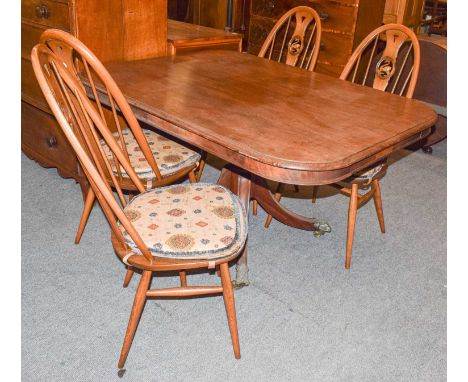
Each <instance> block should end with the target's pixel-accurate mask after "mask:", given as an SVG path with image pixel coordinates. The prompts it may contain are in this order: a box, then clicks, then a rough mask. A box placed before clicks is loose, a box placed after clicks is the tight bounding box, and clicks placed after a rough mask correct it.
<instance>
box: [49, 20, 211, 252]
mask: <svg viewBox="0 0 468 382" xmlns="http://www.w3.org/2000/svg"><path fill="white" fill-rule="evenodd" d="M40 42H41V43H43V44H45V45H46V46H47V47H48V48H49V49H50V50H51V51H52V52H54V53H55V55H56V56H57V57H59V58H60V59H61V60H62V62H63V63H64V64H65V65H66V66H65V67H64V68H65V69H67V70H69V72H70V73H71V74H72V75H73V76H74V77H75V78H76V79H77V80H78V81H79V82H80V83H81V85H82V87H83V89H85V85H84V82H83V81H86V82H87V84H88V86H89V87H90V89H91V91H90V94H89V97H90V99H92V100H93V102H94V103H95V105H96V108H97V110H98V112H99V116H100V118H101V120H102V122H103V123H104V125H105V126H106V127H107V129H108V131H111V132H112V133H113V134H114V137H115V139H116V141H117V142H118V144H119V145H120V147H122V149H123V152H124V154H125V156H126V157H127V159H128V160H129V161H130V163H132V166H133V168H134V169H135V170H136V172H137V174H138V176H139V178H140V179H141V180H142V181H143V182H144V183H145V185H146V188H147V189H150V188H154V187H161V186H165V185H168V184H173V183H175V182H177V181H179V180H181V179H182V178H184V177H186V176H188V177H189V179H190V181H191V182H197V181H199V179H200V176H201V172H202V170H203V166H204V159H202V158H201V156H200V154H199V153H198V152H195V151H193V150H191V149H189V148H187V147H185V146H184V145H181V144H179V143H177V142H175V141H172V140H169V139H168V138H166V137H164V136H163V135H160V134H157V133H156V132H154V131H152V130H149V129H142V128H141V126H140V124H139V122H138V121H137V119H136V118H135V115H134V114H133V111H132V110H131V108H130V106H129V104H128V102H127V100H126V98H125V97H124V95H123V94H122V92H121V91H120V89H119V87H118V86H117V84H116V83H115V81H114V80H113V78H112V77H111V75H110V74H109V72H108V71H107V69H106V68H105V67H104V65H103V64H102V63H101V62H100V61H99V59H98V58H97V57H96V56H95V55H94V54H93V53H92V52H91V51H90V50H89V49H88V48H87V47H86V46H85V45H84V44H83V43H82V42H81V41H80V40H78V39H77V38H76V37H74V36H72V35H71V34H69V33H67V32H64V31H61V30H58V29H48V30H46V31H44V32H43V33H42V35H41V38H40ZM104 99H105V100H108V102H109V103H110V105H111V107H110V110H109V109H107V108H105V107H104V106H103V104H102V101H103V100H104ZM102 143H103V147H104V149H105V151H106V153H107V155H108V156H109V157H110V158H111V165H112V168H113V172H114V175H115V176H114V177H110V176H108V177H107V179H108V181H109V182H110V183H111V185H112V186H115V185H116V182H117V183H119V184H120V185H121V188H122V190H123V191H127V192H129V193H130V194H135V193H137V192H138V189H137V188H135V186H134V184H133V183H132V182H131V181H130V179H129V177H128V173H127V172H126V171H125V170H124V169H123V168H122V167H120V166H118V165H117V163H118V161H115V160H113V159H112V155H113V154H112V151H111V150H109V148H108V146H107V145H106V144H105V142H102ZM107 175H110V174H107ZM94 201H95V195H94V191H93V190H92V188H91V189H90V190H89V192H88V194H87V195H86V200H85V206H84V209H83V213H82V216H81V220H80V224H79V226H78V231H77V234H76V238H75V243H76V244H78V243H79V242H80V240H81V236H82V234H83V231H84V228H85V226H86V222H87V220H88V217H89V214H90V212H91V209H92V207H93V205H94Z"/></svg>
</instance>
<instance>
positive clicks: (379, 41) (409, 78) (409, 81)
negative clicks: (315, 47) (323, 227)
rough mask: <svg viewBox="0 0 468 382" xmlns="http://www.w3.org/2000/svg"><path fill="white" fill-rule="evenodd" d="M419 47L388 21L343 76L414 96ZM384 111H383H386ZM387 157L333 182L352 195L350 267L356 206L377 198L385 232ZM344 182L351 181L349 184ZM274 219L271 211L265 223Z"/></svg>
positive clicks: (404, 29) (278, 194)
mask: <svg viewBox="0 0 468 382" xmlns="http://www.w3.org/2000/svg"><path fill="white" fill-rule="evenodd" d="M419 64H420V49H419V42H418V39H417V37H416V35H415V34H414V32H413V31H412V30H411V29H409V28H407V27H406V26H404V25H399V24H386V25H383V26H381V27H378V28H377V29H375V30H374V31H372V32H371V33H370V34H369V35H368V36H367V37H366V38H364V40H363V41H362V42H361V43H360V44H359V46H358V47H357V48H356V50H355V51H354V53H353V54H352V55H351V57H350V59H349V60H348V63H347V64H346V65H345V68H344V69H343V72H342V73H341V76H340V79H342V80H346V81H350V82H353V83H356V84H359V85H363V86H370V87H373V88H374V89H378V90H382V91H386V92H389V93H392V94H397V95H400V96H404V97H407V98H412V97H413V93H414V89H415V87H416V82H417V80H418V75H419ZM383 112H384V111H383ZM386 169H387V161H386V159H385V160H382V161H380V162H379V163H377V164H375V165H373V166H370V167H368V168H366V169H364V170H362V171H360V172H359V173H356V174H355V175H353V176H352V177H351V178H348V179H345V180H344V181H343V182H341V183H340V184H332V185H331V186H333V187H335V188H338V189H339V191H340V192H341V193H343V194H345V195H347V196H349V197H350V204H349V210H348V229H347V230H348V232H347V242H346V260H345V267H346V269H349V268H350V267H351V255H352V248H353V240H354V228H355V225H356V214H357V209H358V208H359V207H361V206H362V205H363V204H365V203H366V202H367V201H369V200H370V199H371V198H373V200H374V205H375V209H376V211H377V218H378V220H379V225H380V230H381V231H382V233H385V222H384V216H383V208H382V197H381V190H380V184H379V180H380V179H381V178H382V177H383V176H384V175H385V172H386ZM343 183H344V184H350V185H351V187H346V186H345V185H343ZM369 187H370V190H369V191H367V192H366V193H365V194H362V195H361V194H359V192H358V190H359V188H364V189H365V188H369ZM283 188H284V184H282V183H280V184H278V188H277V189H276V192H275V198H276V200H278V201H279V200H281V195H282V190H283ZM317 190H318V187H317V186H315V187H313V189H312V202H313V203H315V201H316V197H317ZM271 221H272V217H271V215H268V217H267V220H266V222H265V227H266V228H268V227H269V225H270V223H271Z"/></svg>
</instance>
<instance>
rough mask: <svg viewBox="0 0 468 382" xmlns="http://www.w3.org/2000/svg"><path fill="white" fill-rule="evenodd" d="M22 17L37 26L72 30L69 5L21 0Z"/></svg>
mask: <svg viewBox="0 0 468 382" xmlns="http://www.w3.org/2000/svg"><path fill="white" fill-rule="evenodd" d="M21 17H22V19H23V20H27V21H30V22H33V23H36V24H40V25H44V26H47V27H53V28H58V29H64V30H70V19H69V17H70V16H69V10H68V3H67V2H65V1H60V2H59V1H50V0H21Z"/></svg>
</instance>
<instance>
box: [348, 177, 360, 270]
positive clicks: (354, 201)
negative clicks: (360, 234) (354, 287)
mask: <svg viewBox="0 0 468 382" xmlns="http://www.w3.org/2000/svg"><path fill="white" fill-rule="evenodd" d="M358 188H359V187H358V185H357V184H353V185H352V188H351V199H350V201H349V210H348V238H347V240H346V262H345V267H346V269H349V268H350V266H351V255H352V252H353V240H354V227H355V225H356V214H357V205H358Z"/></svg>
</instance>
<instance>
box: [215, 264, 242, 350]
mask: <svg viewBox="0 0 468 382" xmlns="http://www.w3.org/2000/svg"><path fill="white" fill-rule="evenodd" d="M219 268H220V271H221V284H222V285H223V298H224V306H225V308H226V315H227V320H228V324H229V331H230V332H231V340H232V347H233V349H234V357H236V359H240V345H239V333H238V331H237V319H236V306H235V303H234V292H233V290H232V284H231V275H230V274H229V266H228V263H224V264H221V265H220V266H219Z"/></svg>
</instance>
